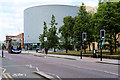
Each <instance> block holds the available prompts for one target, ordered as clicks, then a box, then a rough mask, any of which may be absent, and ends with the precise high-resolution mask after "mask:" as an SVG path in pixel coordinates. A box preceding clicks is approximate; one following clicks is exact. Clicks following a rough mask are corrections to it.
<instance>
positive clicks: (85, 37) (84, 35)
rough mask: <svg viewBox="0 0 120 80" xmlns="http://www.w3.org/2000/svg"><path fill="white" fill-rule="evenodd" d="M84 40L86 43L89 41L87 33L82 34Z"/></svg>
mask: <svg viewBox="0 0 120 80" xmlns="http://www.w3.org/2000/svg"><path fill="white" fill-rule="evenodd" d="M82 40H83V41H86V40H87V34H86V33H82Z"/></svg>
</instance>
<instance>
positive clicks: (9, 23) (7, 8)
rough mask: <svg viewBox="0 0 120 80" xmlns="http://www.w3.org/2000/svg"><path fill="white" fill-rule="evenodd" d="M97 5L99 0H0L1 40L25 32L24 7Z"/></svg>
mask: <svg viewBox="0 0 120 80" xmlns="http://www.w3.org/2000/svg"><path fill="white" fill-rule="evenodd" d="M82 2H84V4H85V5H86V6H92V7H94V6H97V5H98V0H0V41H4V40H5V36H6V35H17V34H19V33H22V32H24V19H23V16H24V15H23V14H24V9H26V8H28V7H31V6H37V5H47V4H63V5H73V6H74V5H81V4H82Z"/></svg>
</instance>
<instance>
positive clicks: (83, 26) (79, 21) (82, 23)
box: [73, 3, 90, 52]
mask: <svg viewBox="0 0 120 80" xmlns="http://www.w3.org/2000/svg"><path fill="white" fill-rule="evenodd" d="M89 19H90V15H89V13H88V12H87V11H86V8H85V6H84V3H82V6H80V9H79V12H78V15H77V16H76V17H75V25H74V27H73V30H74V40H75V45H76V48H77V50H79V49H80V43H81V38H82V37H81V35H82V33H83V32H86V33H88V29H89V27H90V26H89ZM88 34H89V33H88ZM83 48H84V51H85V52H86V47H85V45H83Z"/></svg>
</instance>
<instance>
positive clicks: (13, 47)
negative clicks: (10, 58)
mask: <svg viewBox="0 0 120 80" xmlns="http://www.w3.org/2000/svg"><path fill="white" fill-rule="evenodd" d="M21 51H22V49H21V39H19V38H11V39H9V40H8V52H9V53H21Z"/></svg>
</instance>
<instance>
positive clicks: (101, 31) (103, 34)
mask: <svg viewBox="0 0 120 80" xmlns="http://www.w3.org/2000/svg"><path fill="white" fill-rule="evenodd" d="M100 39H101V40H103V39H105V30H104V29H101V30H100Z"/></svg>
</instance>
